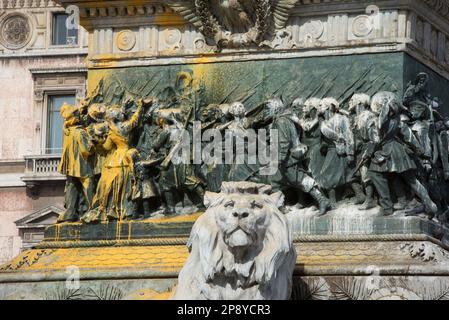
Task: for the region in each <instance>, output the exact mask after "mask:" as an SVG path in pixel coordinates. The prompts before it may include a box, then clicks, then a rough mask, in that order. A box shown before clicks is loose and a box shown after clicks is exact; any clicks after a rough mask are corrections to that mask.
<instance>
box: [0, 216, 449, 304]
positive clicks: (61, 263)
mask: <svg viewBox="0 0 449 320" xmlns="http://www.w3.org/2000/svg"><path fill="white" fill-rule="evenodd" d="M196 217H197V216H195V215H193V216H191V217H190V218H191V220H190V221H189V219H188V218H182V219H181V218H173V219H168V220H165V221H151V220H149V221H141V222H135V223H129V224H128V223H122V224H120V226H119V227H120V230H121V232H117V233H116V234H115V235H114V234H113V233H114V232H115V231H117V230H118V229H117V227H118V225H117V224H115V223H111V224H110V225H109V226H103V227H104V229H103V230H104V231H103V232H106V233H104V234H100V233H98V234H95V233H90V232H89V231H88V230H89V229H90V228H91V227H89V226H79V225H76V224H74V225H62V226H58V227H57V228H56V227H51V228H49V229H48V230H47V235H48V236H49V238H47V239H46V240H44V241H43V242H42V243H40V244H39V245H38V246H37V247H36V248H35V249H32V250H28V251H25V252H23V253H22V254H21V255H20V256H18V257H17V258H16V259H14V260H13V261H11V262H10V263H8V264H6V265H3V266H1V267H0V284H1V290H0V293H1V295H0V299H167V298H169V297H170V295H171V292H172V291H173V289H174V287H175V286H176V284H177V277H178V273H179V271H180V270H181V268H182V267H183V265H184V263H185V260H186V259H187V256H188V250H187V247H186V242H187V238H188V234H189V227H188V226H189V225H190V226H191V225H193V221H194V219H195V218H196ZM288 218H289V220H290V221H291V222H292V225H293V229H294V244H295V247H296V250H297V252H298V259H297V264H296V269H295V273H294V287H293V296H292V298H293V299H300V300H303V299H387V298H391V299H396V298H400V299H442V298H444V297H447V296H448V294H449V271H448V270H449V268H448V266H449V251H447V248H448V247H447V246H446V245H444V244H443V243H445V242H446V241H445V239H444V235H446V234H448V230H447V228H443V227H442V226H441V225H438V224H437V223H435V222H431V221H428V220H423V219H420V218H406V217H400V216H399V217H392V218H383V217H369V216H363V215H356V216H354V215H351V214H349V215H348V216H347V217H341V216H338V214H337V215H336V214H335V213H330V215H329V216H327V217H320V218H316V217H307V216H306V217H304V216H303V217H300V216H298V215H297V214H295V213H294V214H288ZM180 219H181V220H180ZM130 228H131V232H130V233H128V234H126V235H125V233H126V232H124V231H125V230H130ZM56 229H59V238H55V237H53V235H54V234H55V233H54V232H55V230H56ZM133 230H134V231H133ZM142 230H146V231H145V234H146V236H145V235H144V234H143V233H142ZM147 230H151V232H148V233H147ZM172 230H177V233H176V234H173V233H172ZM182 230H185V232H183V231H182ZM70 233H73V234H78V236H75V237H72V238H71V240H68V239H67V238H66V237H65V235H66V234H70ZM105 235H107V236H105ZM81 238H82V239H81ZM77 279H79V280H80V281H79V286H78V283H77V282H76V281H74V280H77Z"/></svg>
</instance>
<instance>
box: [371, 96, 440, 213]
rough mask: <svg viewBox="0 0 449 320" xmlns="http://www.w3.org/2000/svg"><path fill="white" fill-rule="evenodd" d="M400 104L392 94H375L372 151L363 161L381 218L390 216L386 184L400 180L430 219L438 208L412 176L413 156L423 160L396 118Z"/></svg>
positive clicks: (413, 137) (419, 147)
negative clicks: (365, 163)
mask: <svg viewBox="0 0 449 320" xmlns="http://www.w3.org/2000/svg"><path fill="white" fill-rule="evenodd" d="M401 107H402V104H401V103H400V102H399V101H398V98H397V97H396V95H395V94H394V93H392V92H379V93H377V94H376V95H375V96H374V97H373V99H372V102H371V109H372V111H373V112H374V113H375V114H376V116H377V117H378V120H377V121H378V122H377V125H376V126H373V127H371V130H372V131H373V132H372V133H371V136H372V137H373V141H371V144H372V147H370V148H368V149H369V150H370V152H368V153H367V154H366V157H367V158H369V159H370V164H369V174H370V178H371V180H372V181H373V184H374V186H375V188H376V191H377V193H378V194H379V197H380V204H381V206H382V209H383V213H384V215H386V216H388V215H392V214H393V202H392V200H391V195H390V188H389V186H388V184H389V182H390V181H391V182H394V181H395V180H396V179H401V180H402V181H404V182H405V183H406V185H408V186H409V187H410V188H411V189H412V190H413V192H414V193H415V195H416V196H417V197H418V198H419V199H420V200H421V201H422V202H423V204H424V206H425V210H426V213H427V214H428V215H429V217H431V218H432V217H433V216H434V215H435V214H436V213H437V211H438V208H437V206H436V204H435V203H434V202H433V201H432V200H431V199H430V197H429V194H428V192H427V190H426V188H425V187H424V186H423V185H422V184H421V183H420V182H419V180H418V179H417V175H416V170H417V167H416V164H415V162H414V161H413V159H412V155H413V154H417V155H418V156H421V157H424V156H425V154H424V151H423V150H422V149H421V146H420V144H419V142H418V140H417V139H416V138H415V136H414V135H413V132H412V131H411V130H410V128H409V127H408V126H407V125H405V124H404V123H403V122H402V121H401V118H400V114H401Z"/></svg>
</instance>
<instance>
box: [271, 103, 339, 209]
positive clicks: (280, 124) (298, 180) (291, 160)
mask: <svg viewBox="0 0 449 320" xmlns="http://www.w3.org/2000/svg"><path fill="white" fill-rule="evenodd" d="M267 110H268V113H269V115H270V116H271V118H272V124H271V129H273V130H277V131H278V134H279V170H278V173H277V174H276V175H275V176H273V177H272V178H271V185H272V186H274V187H277V188H279V189H283V188H285V187H292V188H295V189H299V190H302V191H303V192H305V193H308V194H310V195H311V196H312V198H313V199H314V200H315V201H316V203H317V204H318V206H319V211H320V215H324V214H326V213H327V212H328V211H329V210H330V209H331V205H330V202H329V200H328V199H327V198H326V197H325V196H324V195H323V194H322V192H321V191H320V189H319V188H318V185H317V183H316V181H315V180H314V179H313V178H312V177H311V176H310V175H309V174H308V172H307V170H305V169H304V167H303V163H302V162H303V160H304V157H305V155H306V153H307V146H306V145H304V144H302V143H301V141H300V139H299V135H298V131H297V129H296V126H295V123H294V122H293V120H292V119H291V117H292V114H291V111H290V110H288V109H287V108H286V107H285V105H284V103H283V102H282V101H281V100H280V99H272V100H270V101H269V102H268V105H267Z"/></svg>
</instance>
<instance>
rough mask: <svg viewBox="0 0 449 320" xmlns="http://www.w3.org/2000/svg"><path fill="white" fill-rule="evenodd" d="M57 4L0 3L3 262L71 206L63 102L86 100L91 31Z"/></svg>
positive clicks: (0, 223) (29, 0)
mask: <svg viewBox="0 0 449 320" xmlns="http://www.w3.org/2000/svg"><path fill="white" fill-rule="evenodd" d="M67 18H68V14H67V13H66V12H65V9H63V8H62V7H60V6H59V5H58V4H56V3H55V2H54V1H48V0H42V1H40V0H37V1H36V0H25V1H23V0H12V1H11V0H8V1H0V70H1V72H0V87H1V88H2V90H1V91H0V110H2V113H3V114H2V116H1V117H0V128H1V134H0V264H1V263H3V262H6V261H8V260H10V259H11V258H13V257H14V256H16V255H17V254H18V253H19V252H20V250H21V249H22V248H27V247H29V246H30V245H32V244H33V243H35V242H36V241H39V240H40V239H41V238H42V236H43V229H44V228H45V226H46V225H48V224H51V223H53V222H54V221H55V219H56V216H57V215H58V213H59V212H60V211H61V210H62V207H63V194H64V180H65V177H63V176H60V175H59V174H57V165H58V163H59V157H60V152H61V144H62V136H61V134H62V131H61V128H62V120H61V118H60V116H59V108H60V106H61V104H62V103H63V102H68V103H74V102H75V101H76V100H77V99H80V98H82V97H84V95H85V90H86V89H85V88H86V70H85V67H84V60H85V58H86V54H87V42H88V39H87V33H86V32H85V31H84V29H71V28H70V26H69V28H68V27H67V25H66V21H67Z"/></svg>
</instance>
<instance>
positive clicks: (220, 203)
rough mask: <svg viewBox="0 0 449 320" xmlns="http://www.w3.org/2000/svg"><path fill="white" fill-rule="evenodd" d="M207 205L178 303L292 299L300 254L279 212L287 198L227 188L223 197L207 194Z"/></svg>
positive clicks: (267, 190) (246, 185)
mask: <svg viewBox="0 0 449 320" xmlns="http://www.w3.org/2000/svg"><path fill="white" fill-rule="evenodd" d="M204 203H205V205H206V207H207V208H208V210H207V211H206V212H205V213H204V214H203V215H202V216H201V217H200V218H199V219H198V220H197V221H196V223H195V225H194V226H193V229H192V232H191V235H190V239H189V241H188V244H187V246H188V247H189V250H190V256H189V258H188V259H187V261H186V264H185V266H184V268H183V269H182V271H181V273H180V274H179V283H178V286H177V289H176V292H175V294H174V295H173V299H175V300H286V299H289V298H290V294H291V285H292V276H293V270H294V267H295V263H296V251H295V248H294V247H293V242H292V233H291V228H290V226H289V223H288V221H287V219H286V218H285V217H284V216H283V214H282V213H281V212H280V211H279V208H280V207H281V206H282V205H283V203H284V195H283V194H282V192H277V193H273V192H272V189H271V187H270V186H267V185H263V184H256V183H250V182H224V183H223V184H222V187H221V192H220V193H211V192H207V193H206V195H205V201H204Z"/></svg>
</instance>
